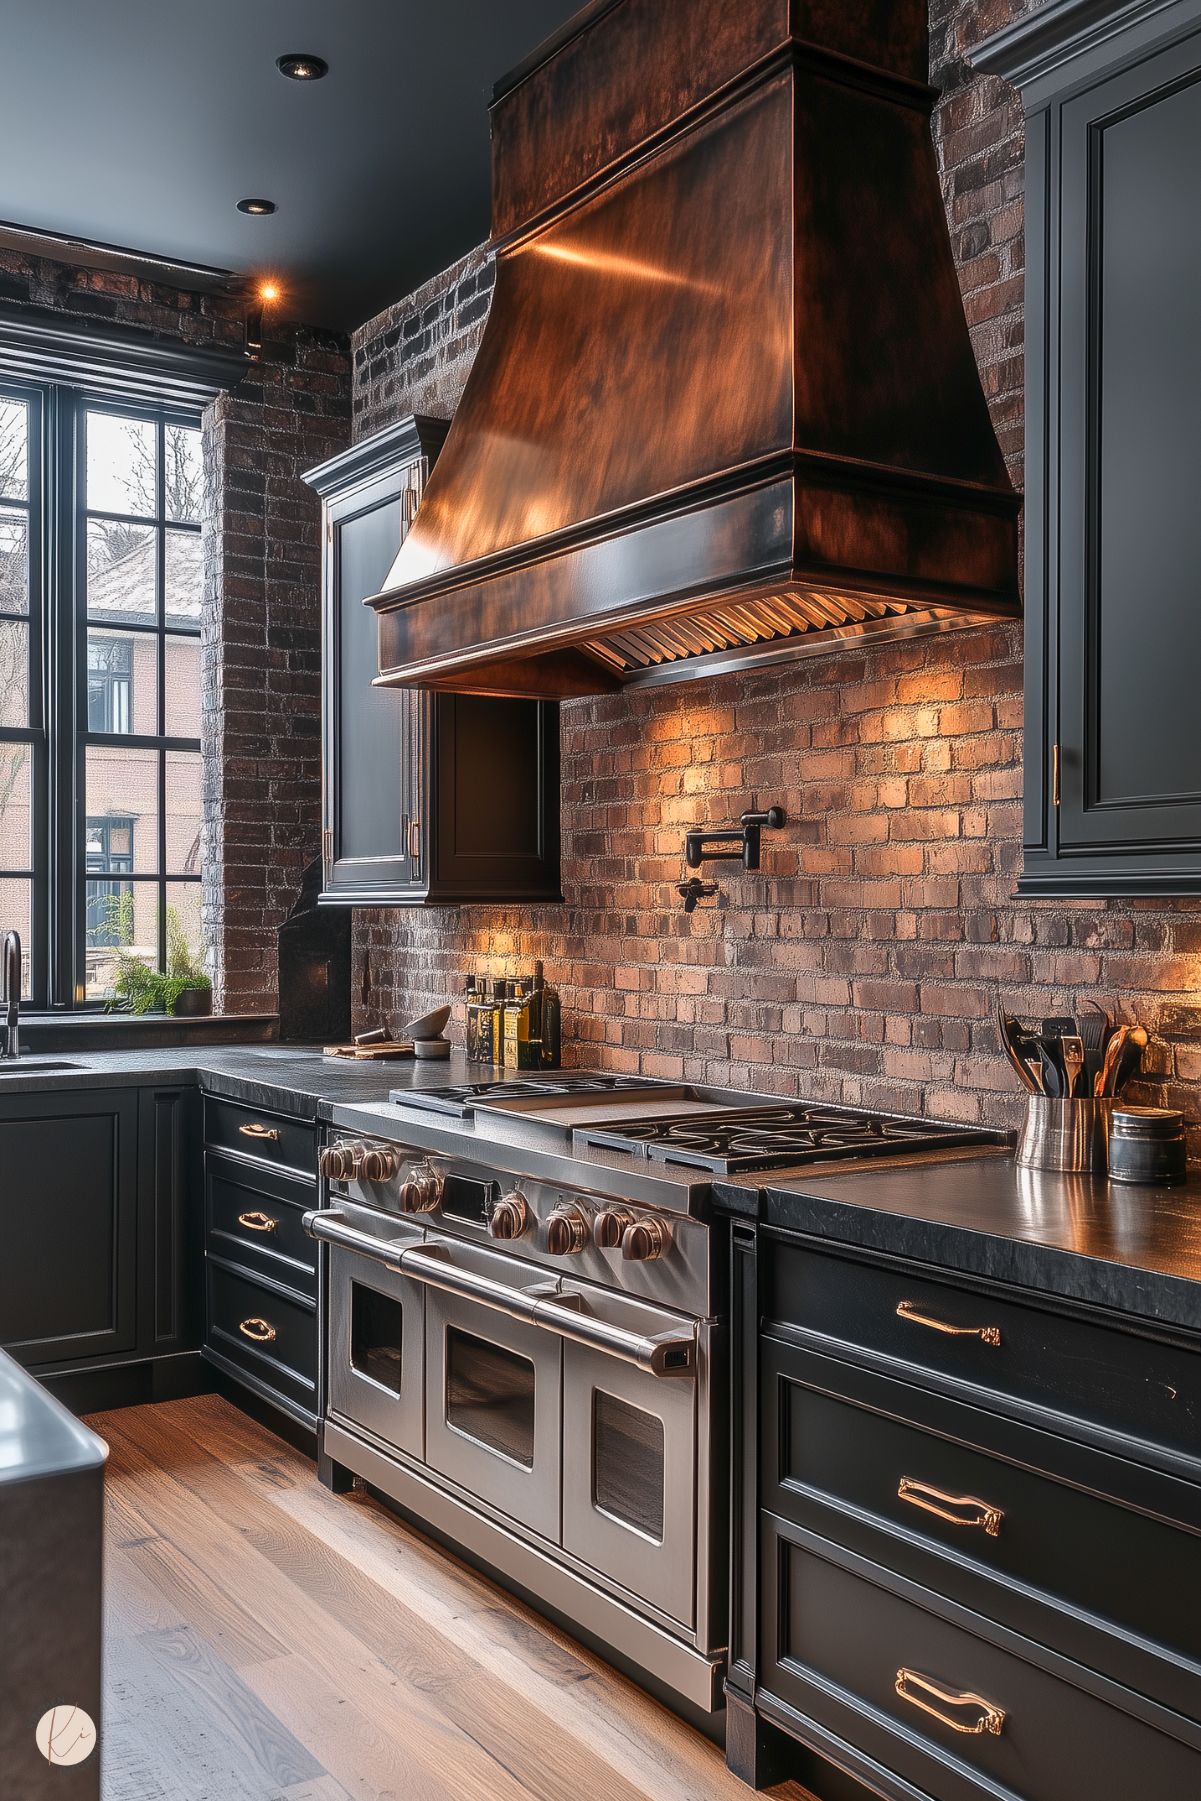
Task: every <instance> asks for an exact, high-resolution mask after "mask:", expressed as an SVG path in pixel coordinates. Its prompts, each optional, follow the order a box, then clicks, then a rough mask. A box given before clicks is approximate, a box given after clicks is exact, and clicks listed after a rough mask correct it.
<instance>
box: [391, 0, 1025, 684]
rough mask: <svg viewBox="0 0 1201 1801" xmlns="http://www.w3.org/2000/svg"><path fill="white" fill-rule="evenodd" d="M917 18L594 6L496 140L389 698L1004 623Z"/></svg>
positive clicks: (415, 540) (509, 109)
mask: <svg viewBox="0 0 1201 1801" xmlns="http://www.w3.org/2000/svg"><path fill="white" fill-rule="evenodd" d="M926 59H927V40H926V0H861V3H859V4H856V5H853V6H849V5H847V4H846V0H737V4H731V3H730V0H594V4H593V5H591V6H589V7H587V8H586V9H585V11H584V12H582V13H580V14H578V15H577V16H576V18H575V19H573V20H572V21H571V23H570V24H569V25H568V26H567V27H565V28H564V30H562V31H561V32H560V33H559V34H558V35H557V36H556V37H555V38H554V39H552V40H551V42H550V43H549V44H547V45H545V46H543V48H542V50H541V51H540V52H538V53H536V54H535V55H534V56H533V57H532V58H530V60H529V61H528V62H527V63H526V64H525V65H523V66H522V68H520V69H519V70H517V71H516V72H515V73H514V74H513V75H512V76H510V77H509V78H508V79H507V80H506V82H504V83H503V84H501V86H500V87H499V88H498V90H497V92H496V96H495V99H494V103H493V107H492V231H493V245H494V248H495V252H496V260H497V269H496V289H495V294H494V297H493V301H492V309H491V313H490V316H489V319H488V323H487V327H486V329H485V332H484V336H483V341H482V343H481V345H480V350H479V353H478V356H477V358H476V361H475V364H474V366H473V368H472V371H471V374H470V377H469V379H468V382H467V386H466V389H465V391H464V394H463V398H462V402H461V404H460V406H459V409H458V412H457V414H456V416H455V420H454V423H453V425H452V426H451V429H450V434H449V436H448V438H447V440H446V445H445V448H444V449H443V451H442V454H441V456H440V458H439V460H438V464H437V467H436V468H435V470H434V472H433V474H432V476H431V477H430V480H429V483H428V486H427V488H426V491H425V497H424V499H423V501H422V504H421V507H420V510H419V512H418V515H417V518H416V521H415V523H414V525H413V527H412V529H411V530H410V532H409V535H408V537H407V539H406V541H405V543H404V545H403V547H402V549H401V551H400V554H399V556H398V557H397V559H396V562H395V564H394V566H393V568H392V570H391V572H390V574H389V577H388V582H387V586H386V589H385V591H384V592H383V593H382V594H380V595H378V596H377V597H375V599H374V600H373V601H372V602H371V604H372V605H373V606H374V607H375V608H376V609H377V610H378V614H379V628H380V629H379V642H380V678H379V679H380V681H381V682H383V683H385V684H397V685H405V686H415V687H434V688H448V689H454V690H458V691H462V692H474V693H494V694H526V695H542V696H547V697H552V698H553V697H556V696H567V695H577V694H586V693H596V692H600V691H603V690H605V689H609V688H616V687H619V686H621V685H622V684H624V683H627V682H645V681H664V680H672V679H679V678H680V677H685V676H692V675H700V674H709V673H712V672H714V671H717V670H724V669H728V668H732V667H736V666H739V665H745V664H748V663H761V662H765V661H775V660H778V659H780V658H781V657H786V656H795V655H803V654H806V653H808V652H810V651H815V650H826V649H829V648H831V647H837V646H840V645H845V644H846V643H847V642H848V641H856V640H862V639H867V638H868V637H869V636H876V637H886V636H897V635H902V634H910V633H914V632H918V631H933V630H942V629H946V628H947V627H948V626H950V625H955V624H961V623H963V622H964V620H965V619H967V620H974V619H978V618H979V617H981V616H982V615H989V614H1001V615H1006V614H1015V613H1017V612H1018V610H1019V598H1018V579H1017V512H1018V501H1017V497H1016V496H1015V494H1014V492H1013V490H1012V488H1011V486H1010V483H1009V480H1008V477H1007V475H1006V471H1005V466H1004V462H1003V459H1002V457H1001V453H1000V449H999V447H998V445H997V442H996V439H995V437H994V435H993V430H992V426H991V423H990V420H989V416H988V409H987V407H986V405H985V401H984V396H983V393H982V391H981V387H980V382H979V377H978V375H977V370H976V364H975V360H974V358H973V355H972V348H971V344H970V341H969V338H968V331H967V325H966V322H965V319H964V314H963V307H962V303H961V300H960V294H959V287H958V283H957V279H956V273H955V266H954V262H953V259H952V255H951V248H950V243H949V240H948V235H947V225H946V216H945V213H944V209H943V202H942V196H941V193H940V188H939V178H938V168H937V163H936V159H935V155H934V149H933V145H932V141H931V136H930V127H929V115H930V110H931V106H932V103H933V99H934V95H933V93H932V90H931V89H930V88H929V86H928V85H927V82H926V70H927V60H926Z"/></svg>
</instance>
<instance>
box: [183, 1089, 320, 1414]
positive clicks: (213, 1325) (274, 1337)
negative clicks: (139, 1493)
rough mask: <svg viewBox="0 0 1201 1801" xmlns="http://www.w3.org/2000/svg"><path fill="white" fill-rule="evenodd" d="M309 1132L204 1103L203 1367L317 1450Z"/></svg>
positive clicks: (257, 1112) (286, 1119)
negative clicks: (307, 1217) (307, 1222)
mask: <svg viewBox="0 0 1201 1801" xmlns="http://www.w3.org/2000/svg"><path fill="white" fill-rule="evenodd" d="M317 1200H318V1190H317V1127H316V1125H315V1124H314V1122H313V1121H311V1120H304V1119H296V1118H294V1117H292V1116H291V1115H288V1114H283V1113H277V1112H275V1111H273V1110H272V1111H264V1110H263V1109H262V1108H254V1107H249V1106H245V1105H243V1104H242V1103H241V1102H239V1101H228V1100H224V1099H221V1098H219V1097H218V1096H216V1095H206V1096H205V1097H204V1258H203V1262H204V1286H205V1317H204V1353H203V1355H204V1360H205V1362H206V1363H208V1364H209V1365H210V1366H211V1367H212V1368H213V1369H214V1370H216V1371H218V1372H219V1374H220V1376H221V1378H222V1381H223V1386H225V1387H226V1388H227V1389H228V1388H229V1387H231V1386H232V1388H233V1390H234V1392H235V1394H236V1396H237V1398H238V1400H239V1401H240V1403H241V1404H242V1405H247V1404H249V1405H250V1407H251V1410H252V1411H255V1412H256V1413H258V1415H259V1417H261V1418H264V1419H265V1420H266V1421H267V1423H268V1424H269V1425H271V1426H273V1427H274V1429H275V1430H277V1431H279V1430H282V1431H283V1432H284V1435H285V1436H287V1437H290V1438H292V1439H293V1441H294V1442H297V1443H300V1444H302V1445H303V1446H304V1447H305V1449H308V1450H312V1449H314V1448H315V1439H314V1437H313V1435H314V1433H315V1431H316V1425H317V1414H318V1390H317V1372H318V1355H317V1344H318V1339H317V1246H316V1243H315V1242H314V1240H313V1239H311V1238H309V1237H307V1236H306V1234H305V1232H304V1231H303V1229H302V1226H301V1220H302V1218H303V1215H304V1213H305V1211H306V1209H308V1208H310V1207H315V1206H316V1205H317Z"/></svg>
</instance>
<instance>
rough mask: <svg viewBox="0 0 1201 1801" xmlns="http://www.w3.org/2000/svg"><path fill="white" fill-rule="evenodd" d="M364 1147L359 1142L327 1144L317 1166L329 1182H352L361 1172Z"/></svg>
mask: <svg viewBox="0 0 1201 1801" xmlns="http://www.w3.org/2000/svg"><path fill="white" fill-rule="evenodd" d="M362 1157H363V1147H362V1145H359V1144H349V1143H342V1144H330V1145H326V1147H325V1149H324V1150H323V1151H322V1153H321V1155H320V1157H319V1158H318V1159H317V1167H318V1169H319V1170H320V1171H321V1174H322V1175H323V1176H324V1177H325V1179H326V1181H327V1182H352V1181H353V1180H354V1178H355V1177H356V1176H357V1175H358V1173H359V1165H360V1163H361V1161H362Z"/></svg>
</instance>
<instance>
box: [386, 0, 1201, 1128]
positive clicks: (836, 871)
mask: <svg viewBox="0 0 1201 1801" xmlns="http://www.w3.org/2000/svg"><path fill="white" fill-rule="evenodd" d="M1031 10H1033V5H1032V4H1031V3H1030V0H967V3H964V0H958V4H956V3H955V0H932V6H931V57H932V71H933V79H934V80H935V82H936V83H938V85H939V86H940V87H941V88H942V90H943V98H942V100H941V103H940V105H939V107H938V110H937V113H936V118H935V128H936V134H937V139H938V145H939V152H940V157H941V167H942V173H943V187H944V195H945V200H946V205H947V214H948V221H949V225H950V230H951V236H952V241H953V244H954V248H955V254H956V258H957V261H958V264H959V269H960V276H961V282H962V287H963V294H964V306H965V309H966V312H967V316H968V320H969V324H970V326H971V331H972V338H973V343H974V345H975V349H976V355H977V360H978V363H979V366H980V371H981V379H982V381H983V383H984V387H985V391H986V393H987V395H988V399H989V404H990V407H991V409H992V415H993V419H994V423H995V425H996V429H997V432H998V435H999V437H1000V440H1001V443H1002V446H1003V448H1004V450H1005V453H1006V456H1007V459H1008V462H1009V467H1010V470H1011V473H1012V475H1013V478H1014V481H1015V483H1016V484H1017V485H1019V486H1020V485H1021V478H1022V460H1021V459H1022V429H1023V420H1022V342H1023V336H1022V327H1023V314H1022V271H1023V243H1022V125H1021V108H1020V105H1019V103H1018V101H1017V99H1016V97H1015V95H1014V94H1013V93H1012V92H1011V91H1010V90H1009V89H1007V88H1006V87H1005V86H1004V84H1002V83H1000V82H997V81H994V80H981V79H979V78H976V77H974V76H972V75H971V72H970V71H969V70H968V68H967V66H966V62H965V60H964V59H965V53H966V52H967V50H968V49H969V48H970V46H971V45H972V44H973V43H976V42H978V41H979V39H980V38H981V37H983V36H985V35H987V34H988V33H989V32H990V31H992V30H995V29H997V28H998V27H999V26H1001V25H1003V24H1005V23H1006V22H1007V21H1009V20H1010V19H1013V18H1015V17H1017V16H1018V15H1019V14H1021V13H1023V12H1027V11H1031ZM479 266H480V265H479V259H478V258H476V259H472V261H471V271H472V274H474V273H475V272H476V270H477V269H478V267H479ZM460 280H461V274H460V272H459V271H454V272H451V274H450V275H449V276H448V278H447V281H446V282H445V283H444V284H443V287H442V290H441V304H440V305H439V300H440V294H439V290H438V284H436V283H435V284H430V285H429V286H428V287H427V288H426V289H425V290H423V291H422V293H421V295H420V296H418V297H415V299H414V301H413V302H411V303H401V304H400V305H399V306H397V307H393V308H392V309H390V311H389V313H388V314H386V315H384V316H383V318H382V319H381V320H380V321H376V322H373V323H372V325H370V326H368V327H365V328H364V329H363V330H362V331H361V332H359V333H358V334H356V339H355V345H356V365H355V396H354V404H355V422H356V433H357V434H358V435H363V434H364V432H365V431H367V430H370V429H374V428H375V427H376V426H378V425H380V424H383V423H384V422H385V421H386V419H387V418H395V417H398V416H400V414H402V413H403V412H405V411H408V410H411V409H412V408H413V407H419V406H421V405H424V404H426V402H427V397H428V394H429V392H430V384H431V381H433V382H434V384H435V386H438V384H440V387H439V393H438V397H439V398H440V400H441V402H442V404H443V405H444V406H445V405H449V406H453V403H454V399H455V398H456V396H457V391H458V390H457V388H456V386H455V384H456V383H460V384H461V381H462V379H463V378H464V376H465V373H466V369H467V367H469V362H470V355H471V354H473V353H474V344H475V341H476V340H477V339H478V333H479V328H480V316H479V309H478V308H477V309H476V311H475V312H474V313H473V316H472V318H471V320H470V321H469V322H468V323H467V324H465V325H462V326H461V327H460V325H459V313H460V311H461V310H462V307H463V306H464V304H469V302H467V303H465V302H463V301H461V300H460V299H458V297H457V294H456V290H457V288H458V286H459V282H460ZM471 298H474V296H472V297H471ZM426 331H429V332H431V334H432V335H431V338H430V340H429V342H428V343H427V344H426V345H425V347H424V349H423V350H422V352H421V353H420V354H419V355H418V356H416V357H414V356H410V358H409V365H408V366H409V368H410V370H414V369H415V366H416V364H417V363H419V362H420V361H421V358H422V357H425V358H428V357H430V356H433V358H434V360H435V363H436V368H433V366H432V365H431V364H429V363H428V362H427V363H426V364H425V366H424V367H423V368H421V369H419V370H416V379H415V380H413V381H412V382H409V381H407V379H406V375H405V370H404V367H403V366H402V365H403V355H404V353H403V351H402V348H401V347H402V346H403V345H404V344H405V343H408V344H410V345H412V344H414V343H415V342H416V341H417V340H418V339H419V338H420V336H421V334H422V333H423V332H426ZM385 333H393V334H395V336H394V339H393V343H392V345H391V346H386V345H385V342H384V339H385ZM406 334H407V335H406ZM684 354H686V352H684ZM431 371H432V373H431ZM1021 757H1022V692H1021V630H1020V627H1018V626H1010V625H998V626H988V627H983V628H973V629H970V630H963V631H957V632H953V633H949V634H947V635H945V636H942V637H938V638H927V639H921V640H915V641H910V642H908V643H901V644H894V645H884V646H879V647H877V648H874V649H871V650H867V651H863V650H848V651H846V652H842V653H839V654H837V655H834V656H831V657H829V658H822V659H817V660H813V661H808V662H800V663H795V664H792V665H791V666H790V665H781V666H778V667H777V668H775V669H774V670H772V671H769V672H765V673H760V674H755V675H745V674H744V675H731V676H725V677H721V678H719V679H713V680H707V681H703V682H695V683H692V684H688V685H685V686H682V687H679V686H677V687H670V688H666V689H660V690H658V691H654V690H647V691H643V692H641V693H635V692H626V693H624V694H620V695H617V696H612V697H605V698H603V699H599V700H584V701H578V702H573V703H572V704H570V705H567V706H564V708H563V886H564V892H565V894H566V897H567V899H566V904H565V905H564V906H562V907H539V908H535V909H528V910H520V909H515V908H508V907H462V908H439V909H430V910H410V911H404V910H401V911H395V912H386V913H385V912H371V913H363V914H361V915H359V916H358V919H357V921H356V943H355V956H356V981H355V988H356V992H357V991H358V989H359V987H360V985H361V975H362V961H363V959H364V958H367V959H369V961H370V975H371V984H372V992H373V1011H374V1010H378V1011H379V1012H380V1013H381V1014H382V1016H383V1017H385V1018H387V1019H389V1020H391V1021H393V1022H394V1023H400V1022H401V1021H402V1020H403V1019H404V1018H406V1017H408V1016H409V1015H410V1014H412V1013H416V1012H420V1011H424V1010H425V1009H426V1008H427V1007H429V1006H431V1005H432V1004H434V1003H435V1002H436V1001H438V1000H440V999H442V998H443V997H444V996H445V997H449V996H451V995H455V994H457V993H458V992H459V991H460V990H461V987H462V981H463V977H464V975H465V974H466V973H467V972H468V971H484V972H487V973H490V974H499V973H506V972H511V971H516V970H519V969H528V968H529V966H530V965H531V963H532V962H533V961H534V959H535V958H537V957H540V958H542V959H543V960H544V962H545V963H546V966H547V970H548V974H549V975H550V977H551V979H552V980H554V981H555V982H556V983H557V984H558V985H559V987H560V988H561V989H562V992H563V1000H564V1022H565V1038H566V1055H567V1058H568V1060H569V1061H572V1062H575V1063H588V1064H594V1065H598V1066H601V1067H605V1068H610V1069H621V1070H637V1071H641V1072H644V1073H646V1074H649V1075H657V1076H666V1077H685V1078H692V1079H697V1080H703V1081H707V1082H716V1083H722V1084H729V1085H731V1086H735V1087H739V1088H742V1087H753V1088H758V1089H763V1090H766V1091H769V1092H773V1093H782V1094H804V1095H810V1096H815V1097H819V1098H823V1099H828V1100H832V1101H843V1102H848V1103H852V1104H864V1105H872V1106H877V1107H888V1108H895V1109H898V1110H903V1111H906V1112H914V1113H926V1114H928V1115H932V1116H936V1117H940V1118H944V1119H954V1120H966V1121H973V1122H975V1121H984V1122H987V1123H1000V1124H1005V1123H1013V1122H1014V1121H1015V1120H1016V1118H1017V1117H1018V1115H1019V1113H1020V1105H1021V1102H1020V1097H1019V1095H1018V1094H1017V1092H1016V1082H1015V1078H1014V1076H1013V1074H1012V1072H1011V1070H1010V1068H1009V1066H1008V1064H1007V1063H1006V1061H1005V1059H1004V1057H1003V1056H1002V1054H1001V1052H1000V1049H999V1045H998V1040H997V1031H996V1024H995V1013H996V1008H997V1005H998V1003H999V1002H1004V1004H1005V1006H1006V1007H1007V1008H1008V1009H1009V1010H1011V1011H1013V1012H1016V1013H1019V1014H1029V1015H1033V1016H1036V1017H1037V1016H1041V1015H1044V1014H1050V1013H1060V1012H1064V1011H1074V1010H1076V1009H1077V1008H1079V1007H1081V1006H1082V1005H1084V1004H1085V1003H1087V1002H1090V1001H1097V1002H1100V1003H1101V1004H1103V1005H1105V1006H1107V1007H1110V1008H1116V1007H1119V1006H1120V1007H1123V1008H1125V1009H1126V1010H1127V1012H1128V1014H1130V1015H1136V1016H1138V1017H1139V1018H1141V1019H1143V1020H1144V1021H1145V1022H1146V1023H1147V1024H1148V1025H1149V1026H1151V1027H1153V1028H1155V1030H1156V1032H1157V1037H1156V1039H1155V1041H1154V1042H1153V1045H1152V1047H1151V1051H1150V1053H1149V1063H1150V1066H1151V1080H1149V1081H1148V1082H1147V1083H1146V1084H1145V1086H1144V1088H1143V1090H1142V1092H1143V1094H1144V1096H1145V1097H1146V1098H1151V1097H1154V1098H1157V1099H1160V1100H1164V1101H1167V1102H1170V1103H1171V1104H1174V1105H1181V1106H1183V1107H1184V1108H1185V1109H1186V1111H1187V1112H1188V1114H1189V1115H1190V1118H1192V1119H1194V1120H1196V1119H1197V1118H1198V1115H1199V1111H1201V1110H1199V1108H1198V1091H1197V1087H1196V1084H1197V1082H1198V1080H1201V909H1198V907H1197V906H1196V905H1195V904H1193V903H1190V902H1184V901H1181V902H1163V901H1147V902H1138V901H1134V902H1132V901H1112V902H1059V901H1054V902H1050V901H1049V902H1038V903H1032V902H1029V901H1018V900H1015V899H1014V897H1013V889H1014V885H1015V881H1016V878H1017V874H1018V870H1019V867H1020V862H1021V816H1020V809H1021V789H1022V764H1021ZM777 801H778V802H780V803H781V804H782V805H783V806H784V807H785V809H786V811H787V816H788V822H787V824H786V826H785V828H784V830H783V831H782V832H780V833H779V834H775V833H767V834H765V835H764V856H763V862H764V867H763V869H762V871H761V872H760V873H759V874H757V875H744V874H743V873H742V872H741V871H740V870H737V868H736V867H735V866H720V865H719V866H715V868H714V870H713V871H712V872H710V871H706V873H707V874H708V873H714V874H717V875H718V879H719V880H720V883H721V894H720V898H719V901H718V903H717V904H716V905H714V904H713V903H706V902H702V904H701V906H700V907H699V908H698V909H697V911H696V912H695V913H694V914H692V915H691V916H690V917H686V916H685V914H684V913H683V911H682V908H681V906H680V903H679V900H678V897H677V896H676V894H675V893H674V887H673V884H674V883H675V882H676V881H677V880H678V879H679V876H680V873H681V865H682V846H683V835H684V831H685V829H686V828H687V827H688V826H690V825H693V824H696V823H699V822H704V823H706V824H711V825H715V826H716V825H722V824H725V823H727V822H730V821H734V820H736V819H737V816H738V814H739V813H740V812H742V811H743V809H744V808H746V807H749V806H752V805H760V806H765V805H768V804H770V803H772V802H777ZM723 867H724V868H727V869H728V868H731V867H734V869H735V872H734V873H733V874H722V873H721V871H722V869H723ZM454 1029H455V1031H456V1033H457V1034H458V1035H459V1036H460V1038H461V1034H462V1018H461V1011H460V1012H459V1013H458V1015H457V1016H456V1020H455V1028H454ZM1198 1148H1201V1146H1199V1147H1198Z"/></svg>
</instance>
